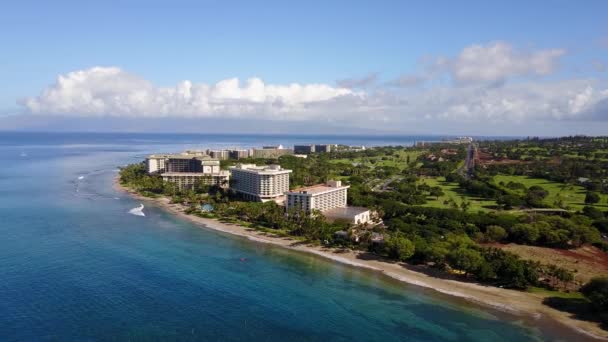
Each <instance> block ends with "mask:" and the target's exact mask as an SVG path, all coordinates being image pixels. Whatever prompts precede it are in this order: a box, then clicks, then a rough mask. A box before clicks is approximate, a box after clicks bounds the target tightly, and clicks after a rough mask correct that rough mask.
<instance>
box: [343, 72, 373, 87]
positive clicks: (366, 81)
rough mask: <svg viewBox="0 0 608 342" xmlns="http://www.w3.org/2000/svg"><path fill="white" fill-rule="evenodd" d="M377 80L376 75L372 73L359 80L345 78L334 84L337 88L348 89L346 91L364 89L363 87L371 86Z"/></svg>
mask: <svg viewBox="0 0 608 342" xmlns="http://www.w3.org/2000/svg"><path fill="white" fill-rule="evenodd" d="M377 79H378V73H377V72H372V73H369V74H367V75H366V76H364V77H361V78H346V79H342V80H337V81H336V84H337V85H338V87H341V88H348V89H352V88H365V87H368V86H371V85H373V84H374V83H376V80H377Z"/></svg>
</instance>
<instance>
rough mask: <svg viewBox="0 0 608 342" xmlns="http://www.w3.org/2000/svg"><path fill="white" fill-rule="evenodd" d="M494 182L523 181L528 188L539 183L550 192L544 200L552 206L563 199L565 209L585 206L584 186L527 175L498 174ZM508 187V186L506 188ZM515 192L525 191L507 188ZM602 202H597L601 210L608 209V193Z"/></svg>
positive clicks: (603, 196)
mask: <svg viewBox="0 0 608 342" xmlns="http://www.w3.org/2000/svg"><path fill="white" fill-rule="evenodd" d="M494 182H495V183H496V184H497V185H498V184H500V182H503V183H504V184H507V183H509V182H516V183H522V184H523V185H525V186H526V187H527V188H529V187H531V186H533V185H538V186H541V187H542V188H543V189H545V190H547V191H548V192H549V195H548V196H547V198H545V200H544V202H545V203H546V204H548V205H550V206H556V202H557V201H558V200H559V199H561V200H562V202H563V204H564V205H565V209H572V210H581V209H582V208H583V207H584V206H585V193H586V190H585V188H583V187H582V186H579V185H572V184H564V183H558V182H553V181H549V180H546V179H540V178H530V177H526V176H509V175H498V176H494ZM505 189H506V188H505ZM506 190H508V191H512V192H515V193H519V194H523V191H514V190H510V189H506ZM600 197H601V200H600V203H598V204H596V207H598V208H599V209H601V210H604V209H608V203H607V201H608V195H600Z"/></svg>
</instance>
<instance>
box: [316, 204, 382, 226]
mask: <svg viewBox="0 0 608 342" xmlns="http://www.w3.org/2000/svg"><path fill="white" fill-rule="evenodd" d="M370 215H371V213H370V211H369V209H367V208H363V207H339V208H333V209H329V210H326V211H324V212H323V216H325V217H326V218H327V219H328V220H329V221H335V220H345V221H348V222H350V223H352V224H365V223H367V222H370V221H371V217H370Z"/></svg>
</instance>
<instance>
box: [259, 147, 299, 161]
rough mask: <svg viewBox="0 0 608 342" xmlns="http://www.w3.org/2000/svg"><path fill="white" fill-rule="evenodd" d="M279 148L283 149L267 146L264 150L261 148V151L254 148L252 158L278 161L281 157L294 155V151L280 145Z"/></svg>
mask: <svg viewBox="0 0 608 342" xmlns="http://www.w3.org/2000/svg"><path fill="white" fill-rule="evenodd" d="M279 147H281V148H278V147H273V146H265V147H264V148H261V149H258V148H254V149H253V155H252V157H254V158H267V159H277V158H279V157H280V156H284V155H287V154H293V150H292V149H288V148H282V146H280V145H279Z"/></svg>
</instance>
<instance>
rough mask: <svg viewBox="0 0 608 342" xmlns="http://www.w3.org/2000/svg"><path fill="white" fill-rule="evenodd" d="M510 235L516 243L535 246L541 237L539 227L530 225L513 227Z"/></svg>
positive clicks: (524, 224) (522, 224)
mask: <svg viewBox="0 0 608 342" xmlns="http://www.w3.org/2000/svg"><path fill="white" fill-rule="evenodd" d="M509 233H510V235H511V237H512V238H513V239H514V240H515V242H519V243H524V244H533V243H534V242H536V240H538V238H539V237H540V231H539V230H538V227H537V226H535V225H531V224H528V223H518V224H516V225H514V226H513V227H511V230H510V232H509Z"/></svg>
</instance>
